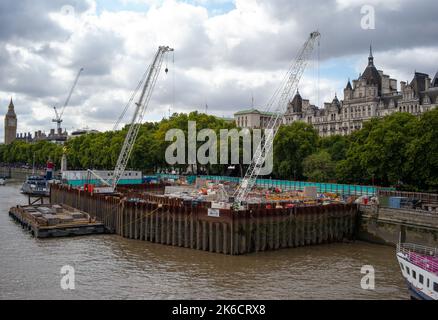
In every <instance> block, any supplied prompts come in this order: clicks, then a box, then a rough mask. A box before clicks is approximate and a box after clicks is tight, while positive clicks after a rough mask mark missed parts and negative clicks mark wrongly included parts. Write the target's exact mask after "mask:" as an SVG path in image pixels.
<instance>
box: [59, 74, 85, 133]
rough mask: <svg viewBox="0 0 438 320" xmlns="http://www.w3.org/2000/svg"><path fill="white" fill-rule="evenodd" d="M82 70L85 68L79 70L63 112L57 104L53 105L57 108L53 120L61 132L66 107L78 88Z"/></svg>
mask: <svg viewBox="0 0 438 320" xmlns="http://www.w3.org/2000/svg"><path fill="white" fill-rule="evenodd" d="M82 71H84V68H81V69H80V70H79V72H78V75H77V76H76V78H75V81H74V82H73V86H72V87H71V89H70V92H69V94H68V96H67V99H66V100H65V102H64V106H63V107H62V110H61V112H58V110H57V109H56V106H55V107H53V109H54V110H55V119H52V122H56V127H57V129H58V131H57V132H59V131H60V130H61V123H62V121H63V120H62V116H63V115H64V111H65V108H66V107H67V106H68V104H69V102H70V99H71V96H72V94H73V91H74V90H75V88H76V85H77V84H78V80H79V77H80V76H81V73H82Z"/></svg>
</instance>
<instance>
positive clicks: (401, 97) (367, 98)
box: [235, 49, 438, 136]
mask: <svg viewBox="0 0 438 320" xmlns="http://www.w3.org/2000/svg"><path fill="white" fill-rule="evenodd" d="M437 106H438V73H437V74H436V75H435V77H434V78H433V79H431V78H430V77H429V75H428V74H425V73H420V72H415V74H414V78H413V79H412V81H411V82H409V83H406V82H403V81H402V82H400V91H398V89H397V80H395V79H392V78H390V77H389V76H388V75H386V74H384V73H383V71H380V70H377V68H376V67H375V65H374V57H373V54H372V50H371V49H370V55H369V57H368V66H367V67H366V68H365V70H364V72H363V73H362V74H361V75H360V76H359V78H358V79H357V80H353V82H350V80H349V81H348V83H347V85H346V87H345V89H344V100H342V101H340V100H339V99H338V97H337V96H336V95H335V97H334V98H333V101H332V102H330V103H324V107H323V108H319V107H317V106H315V105H312V104H310V102H309V100H306V99H303V98H302V97H301V95H300V93H299V92H297V94H296V95H295V97H294V98H293V100H292V101H291V102H290V103H289V105H288V108H287V111H286V113H285V115H284V118H283V122H284V123H285V124H290V123H292V122H294V121H305V122H307V123H310V124H312V125H313V126H314V127H315V128H316V129H317V131H318V132H319V134H320V135H321V136H330V135H335V134H339V135H347V134H350V133H352V132H353V131H355V130H358V129H361V128H362V126H363V123H364V122H365V121H367V120H369V119H371V118H373V117H383V116H386V115H389V114H392V113H394V112H409V113H411V114H414V115H420V114H421V113H423V112H426V111H428V110H431V109H433V108H435V107H437ZM255 114H256V113H255V112H254V110H252V111H251V114H249V113H248V114H246V113H245V112H243V113H242V112H240V113H237V114H236V115H235V118H236V124H237V125H238V126H240V127H245V123H243V125H242V122H241V119H242V118H243V119H245V118H246V117H249V116H251V117H254V115H255ZM253 123H254V124H258V121H257V120H253V121H251V124H253ZM261 127H263V126H261Z"/></svg>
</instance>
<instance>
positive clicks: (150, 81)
mask: <svg viewBox="0 0 438 320" xmlns="http://www.w3.org/2000/svg"><path fill="white" fill-rule="evenodd" d="M319 38H320V34H319V32H313V33H311V34H310V36H309V38H308V39H307V41H306V42H305V44H304V46H303V47H302V48H301V50H300V51H299V53H298V55H297V58H296V60H295V62H294V63H293V65H292V66H291V67H290V68H289V70H288V72H287V74H286V77H285V78H284V81H283V83H281V85H280V87H279V89H278V90H277V91H276V92H275V94H274V96H273V98H272V99H271V100H270V102H269V104H268V106H267V111H273V112H275V114H276V115H277V116H274V117H272V118H271V120H270V122H269V124H268V125H267V129H266V130H265V133H264V136H263V137H262V139H261V142H260V144H259V145H258V147H257V148H254V149H255V151H254V154H253V157H252V161H251V163H250V164H249V166H248V168H247V171H246V174H245V176H244V177H243V178H241V179H239V178H237V179H231V178H230V179H227V178H223V179H209V178H208V177H191V178H190V179H187V178H185V177H184V176H178V177H177V178H176V179H171V178H166V177H157V178H156V179H155V181H153V182H151V183H147V184H144V183H142V182H143V181H142V180H141V173H138V172H135V171H128V170H126V168H127V165H128V162H129V159H130V156H131V153H132V150H133V148H134V144H135V141H136V139H137V136H138V133H139V129H140V126H141V124H142V121H143V118H144V116H145V113H146V110H147V107H148V104H149V101H150V99H151V96H152V93H153V90H154V87H155V84H156V82H157V79H158V75H159V73H160V71H161V69H162V64H163V59H164V56H165V55H166V54H168V53H171V52H173V51H174V50H173V49H172V48H169V47H167V46H161V47H159V48H158V51H157V52H156V54H155V56H154V59H153V61H152V63H151V64H150V66H149V68H148V69H147V71H146V73H145V74H144V76H143V78H142V79H141V81H140V82H139V85H138V87H137V88H136V90H135V91H134V92H133V94H132V96H131V99H130V100H129V102H128V104H127V105H126V107H125V110H124V111H123V113H122V116H123V115H124V114H125V113H126V111H127V109H128V108H129V106H130V105H131V104H132V102H133V101H134V99H136V98H137V97H138V101H137V102H136V103H135V109H134V115H133V117H132V121H131V122H130V124H129V130H128V132H127V134H126V137H125V141H124V144H123V146H122V149H121V151H120V154H119V157H118V160H117V164H116V166H115V168H114V171H104V172H98V171H94V170H91V169H89V170H87V171H82V172H69V171H67V170H65V168H64V170H63V183H60V184H52V185H51V191H50V203H51V204H52V206H55V205H62V206H68V207H71V208H74V209H75V210H80V211H83V212H86V213H87V214H89V215H90V217H91V218H92V219H94V220H96V221H99V222H101V223H103V225H104V226H105V228H106V230H107V232H110V233H116V234H118V235H120V236H122V237H126V238H130V239H137V240H144V241H150V242H154V243H161V244H167V245H173V246H180V247H186V248H192V249H198V250H204V251H210V252H217V253H223V254H231V255H239V254H246V253H251V252H258V251H265V250H276V249H280V248H291V247H298V246H305V245H314V244H321V243H329V242H339V241H344V240H351V239H352V238H353V237H354V234H355V228H356V226H357V221H356V220H357V216H358V209H357V205H356V204H355V202H357V201H365V202H368V201H371V200H372V196H373V194H374V190H371V191H370V190H362V189H359V190H357V189H355V190H354V192H351V191H352V190H351V189H350V188H347V189H346V188H345V187H342V188H338V187H337V188H335V189H333V188H327V186H322V184H319V185H318V184H307V185H306V184H304V185H301V184H296V183H293V184H291V183H289V184H287V183H282V182H276V181H268V182H263V180H260V179H259V178H261V175H260V172H261V169H262V167H263V165H264V163H265V161H266V158H267V157H268V155H269V153H270V152H271V151H272V148H273V141H274V138H275V136H276V134H277V132H278V130H279V127H280V125H281V121H282V120H281V119H282V115H283V114H284V112H285V109H286V106H287V104H288V102H289V101H290V99H291V97H292V94H293V93H294V92H296V90H297V88H298V84H299V81H300V79H301V77H302V75H303V73H304V71H305V68H306V66H307V64H308V61H309V59H310V56H311V53H312V51H313V49H314V47H315V45H316V44H317V43H318V41H319ZM165 71H166V73H167V72H168V69H167V67H166V70H165ZM80 72H81V71H80ZM80 72H79V74H78V76H77V78H76V81H75V83H76V82H77V79H78V77H79V75H80ZM61 114H62V113H61ZM54 121H57V123H58V125H60V123H61V116H60V115H59V116H57V119H55V120H54ZM119 123H120V119H119V121H118V122H117V124H116V127H115V129H116V128H117V125H118V124H119ZM64 167H65V166H64ZM259 176H260V177H259ZM139 178H140V180H139ZM36 210H37V209H36ZM13 211H14V212H15V211H16V210H15V209H14V210H13Z"/></svg>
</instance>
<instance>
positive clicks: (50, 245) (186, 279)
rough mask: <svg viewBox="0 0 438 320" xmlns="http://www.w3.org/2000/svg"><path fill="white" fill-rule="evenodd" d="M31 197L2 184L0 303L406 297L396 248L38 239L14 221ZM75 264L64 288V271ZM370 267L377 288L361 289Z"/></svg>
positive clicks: (116, 238)
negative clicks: (251, 249)
mask: <svg viewBox="0 0 438 320" xmlns="http://www.w3.org/2000/svg"><path fill="white" fill-rule="evenodd" d="M26 202H27V198H26V197H25V196H23V195H20V193H19V184H18V182H13V181H8V184H7V185H6V186H0V299H408V298H409V296H408V293H407V289H406V287H405V285H404V282H403V278H402V276H401V273H400V269H399V267H398V264H397V261H396V258H395V254H394V249H393V248H391V247H385V246H378V245H372V244H367V243H362V242H357V243H353V244H333V245H323V246H314V247H307V248H298V249H287V250H280V251H277V252H269V253H261V254H253V255H248V256H239V257H231V256H225V255H220V254H213V253H208V252H202V251H195V250H190V249H183V248H176V247H169V246H164V245H158V244H151V243H148V242H143V241H135V240H127V239H123V238H121V237H119V236H116V235H99V236H87V237H77V238H58V239H44V240H38V239H35V238H33V237H32V236H31V235H30V234H29V233H28V232H26V231H24V230H22V228H21V227H20V225H18V224H17V223H15V222H14V221H13V220H12V219H11V218H10V217H9V216H8V210H9V208H10V207H12V206H15V205H16V204H25V203H26ZM65 265H69V266H72V267H74V270H75V274H74V275H75V289H74V290H68V291H64V290H63V289H62V288H61V285H60V282H61V278H62V275H61V273H60V271H61V268H62V267H63V266H65ZM364 265H372V266H373V267H374V270H375V290H374V291H370V290H364V289H362V288H361V284H360V283H361V278H362V277H363V276H364V275H363V274H361V268H362V266H364Z"/></svg>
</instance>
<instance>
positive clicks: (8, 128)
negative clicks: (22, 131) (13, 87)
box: [4, 98, 17, 144]
mask: <svg viewBox="0 0 438 320" xmlns="http://www.w3.org/2000/svg"><path fill="white" fill-rule="evenodd" d="M14 109H15V107H14V103H13V102H12V98H11V102H10V103H9V106H8V112H7V113H6V115H5V126H4V130H5V135H4V143H5V144H11V143H12V142H13V141H14V140H15V138H16V134H17V115H16V114H15V110H14Z"/></svg>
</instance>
